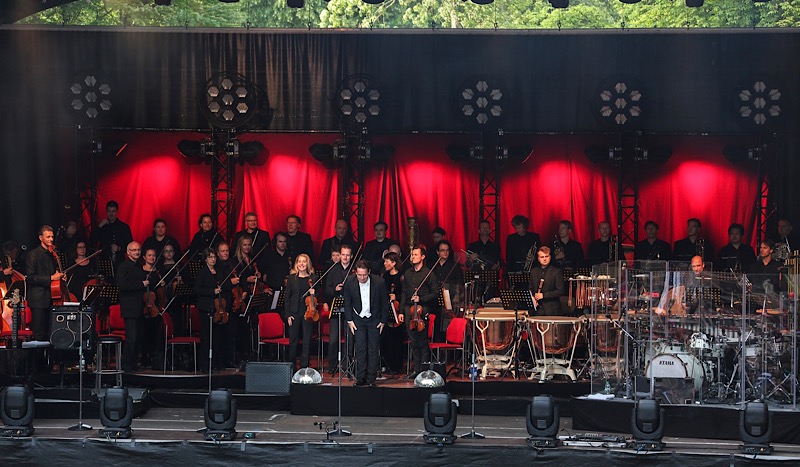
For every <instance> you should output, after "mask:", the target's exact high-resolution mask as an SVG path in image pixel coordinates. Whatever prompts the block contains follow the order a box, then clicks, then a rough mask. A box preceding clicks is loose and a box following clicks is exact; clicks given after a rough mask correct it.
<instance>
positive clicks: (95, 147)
mask: <svg viewBox="0 0 800 467" xmlns="http://www.w3.org/2000/svg"><path fill="white" fill-rule="evenodd" d="M127 147H128V143H126V142H124V141H107V142H103V141H99V140H97V141H92V154H94V155H100V156H105V157H119V156H120V155H121V154H122V153H123V152H124V151H125V148H127Z"/></svg>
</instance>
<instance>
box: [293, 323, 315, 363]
mask: <svg viewBox="0 0 800 467" xmlns="http://www.w3.org/2000/svg"><path fill="white" fill-rule="evenodd" d="M313 332H314V322H312V321H307V320H305V319H303V318H296V319H293V320H292V324H291V325H290V326H289V361H290V362H291V363H292V365H295V370H296V369H297V368H296V365H297V345H298V343H299V340H300V338H301V337H302V339H303V347H302V352H301V354H300V368H307V367H308V359H309V353H310V351H311V336H312V334H313Z"/></svg>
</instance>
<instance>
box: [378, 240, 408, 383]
mask: <svg viewBox="0 0 800 467" xmlns="http://www.w3.org/2000/svg"><path fill="white" fill-rule="evenodd" d="M400 262H401V260H400V255H398V254H397V253H394V252H391V251H390V252H389V253H386V256H384V257H383V269H384V272H383V280H384V282H385V283H386V291H387V292H388V293H389V301H390V302H394V305H393V306H395V305H396V309H394V310H392V309H391V308H390V309H389V319H388V320H387V321H386V322H387V327H386V328H385V329H384V330H383V333H381V357H382V358H383V361H384V362H385V363H386V371H385V372H384V374H388V375H393V374H400V373H401V372H402V371H403V356H404V355H405V354H406V347H405V345H403V341H404V340H405V338H406V327H405V326H403V323H404V322H405V315H404V314H403V309H402V308H400V298H401V297H402V295H403V282H402V277H403V275H402V274H400V271H399V270H398V268H399V266H400Z"/></svg>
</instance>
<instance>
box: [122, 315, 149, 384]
mask: <svg viewBox="0 0 800 467" xmlns="http://www.w3.org/2000/svg"><path fill="white" fill-rule="evenodd" d="M143 319H144V318H143V317H136V318H125V345H123V347H122V368H123V369H125V370H126V371H130V370H134V369H135V368H136V362H137V361H138V360H139V352H140V351H141V348H142V337H143V334H144V332H143V329H142V328H143V323H142V320H143Z"/></svg>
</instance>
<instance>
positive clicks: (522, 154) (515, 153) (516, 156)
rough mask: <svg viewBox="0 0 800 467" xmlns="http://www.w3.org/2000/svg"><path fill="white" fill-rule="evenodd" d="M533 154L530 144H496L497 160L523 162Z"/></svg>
mask: <svg viewBox="0 0 800 467" xmlns="http://www.w3.org/2000/svg"><path fill="white" fill-rule="evenodd" d="M532 155H533V148H532V147H530V146H510V147H509V146H498V147H497V160H499V161H501V162H505V161H511V162H519V163H521V164H524V163H525V162H527V161H528V159H529V158H530V157H531V156H532Z"/></svg>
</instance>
